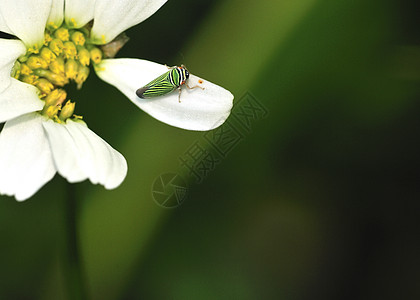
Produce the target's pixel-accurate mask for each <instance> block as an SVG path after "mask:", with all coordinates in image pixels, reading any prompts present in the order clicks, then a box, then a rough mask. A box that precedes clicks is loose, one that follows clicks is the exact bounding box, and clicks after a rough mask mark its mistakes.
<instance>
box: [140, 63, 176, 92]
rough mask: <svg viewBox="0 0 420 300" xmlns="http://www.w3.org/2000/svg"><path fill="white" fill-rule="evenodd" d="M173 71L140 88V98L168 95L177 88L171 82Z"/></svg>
mask: <svg viewBox="0 0 420 300" xmlns="http://www.w3.org/2000/svg"><path fill="white" fill-rule="evenodd" d="M171 71H172V70H170V71H168V72H166V73H164V74H162V75H160V76H159V77H157V78H156V79H154V80H152V81H151V82H149V83H148V84H146V85H145V86H143V87H141V88H139V89H138V90H137V91H136V94H137V96H138V97H139V98H143V99H148V98H154V97H159V96H163V95H166V94H168V93H170V92H172V91H173V90H175V89H176V88H177V86H176V85H174V84H173V83H172V82H171V80H170V73H171Z"/></svg>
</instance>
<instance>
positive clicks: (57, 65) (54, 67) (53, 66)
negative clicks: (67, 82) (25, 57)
mask: <svg viewBox="0 0 420 300" xmlns="http://www.w3.org/2000/svg"><path fill="white" fill-rule="evenodd" d="M48 68H49V69H50V70H51V71H52V72H53V73H55V74H64V58H62V57H61V56H59V57H57V58H56V60H54V61H52V62H51V63H50V65H49V67H48Z"/></svg>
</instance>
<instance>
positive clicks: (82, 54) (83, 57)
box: [77, 46, 90, 66]
mask: <svg viewBox="0 0 420 300" xmlns="http://www.w3.org/2000/svg"><path fill="white" fill-rule="evenodd" d="M77 56H78V57H79V62H80V63H81V64H82V66H89V63H90V53H89V51H88V50H87V49H86V48H84V47H80V46H79V47H77Z"/></svg>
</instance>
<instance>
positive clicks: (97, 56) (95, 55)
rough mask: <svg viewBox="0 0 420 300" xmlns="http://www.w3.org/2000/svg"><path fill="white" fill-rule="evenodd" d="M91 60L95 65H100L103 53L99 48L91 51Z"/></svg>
mask: <svg viewBox="0 0 420 300" xmlns="http://www.w3.org/2000/svg"><path fill="white" fill-rule="evenodd" d="M89 52H90V59H91V60H92V61H93V63H95V64H99V63H100V62H101V60H102V51H101V50H99V48H96V47H95V48H92V49H91V50H90V51H89Z"/></svg>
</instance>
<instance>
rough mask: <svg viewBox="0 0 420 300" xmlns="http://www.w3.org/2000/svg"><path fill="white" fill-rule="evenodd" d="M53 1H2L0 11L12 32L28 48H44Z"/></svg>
mask: <svg viewBox="0 0 420 300" xmlns="http://www.w3.org/2000/svg"><path fill="white" fill-rule="evenodd" d="M51 1H52V0H36V1H27V0H1V1H0V11H1V14H2V16H3V19H4V22H5V23H6V25H7V27H8V28H9V29H10V31H11V32H12V33H13V34H14V35H16V36H17V37H18V38H20V39H21V40H22V41H23V42H24V43H25V44H26V46H28V47H32V46H34V45H37V46H39V47H40V46H42V43H43V41H44V31H45V25H46V23H47V19H48V16H49V14H50V10H51Z"/></svg>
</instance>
